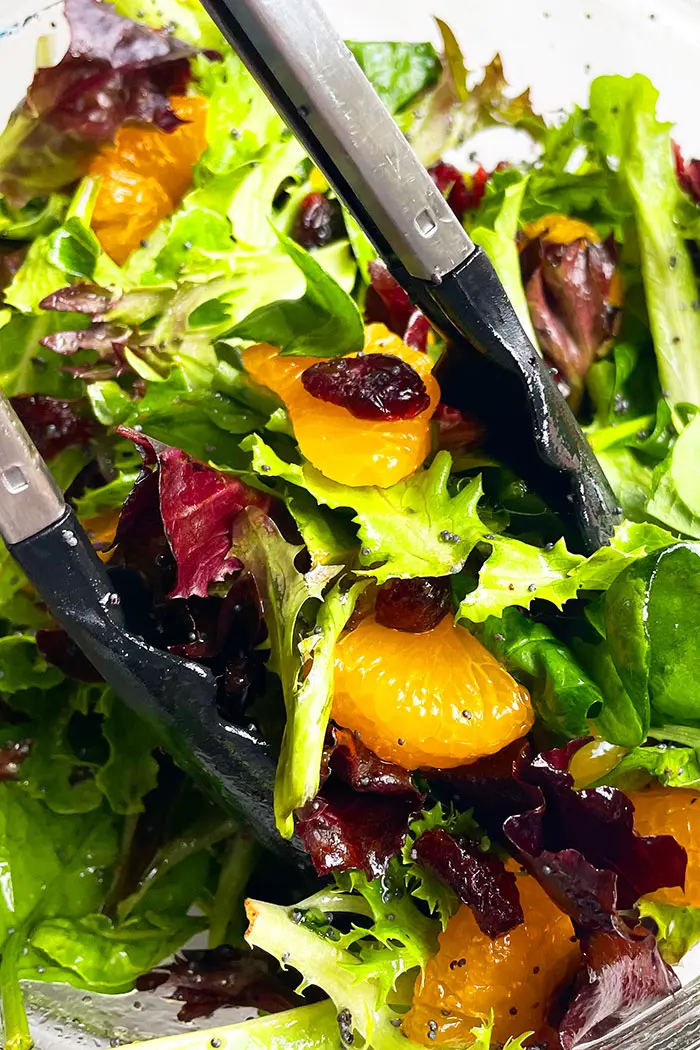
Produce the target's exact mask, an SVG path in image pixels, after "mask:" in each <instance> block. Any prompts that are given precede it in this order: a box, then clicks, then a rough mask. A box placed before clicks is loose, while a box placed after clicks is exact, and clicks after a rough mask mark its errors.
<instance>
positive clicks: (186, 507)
mask: <svg viewBox="0 0 700 1050" xmlns="http://www.w3.org/2000/svg"><path fill="white" fill-rule="evenodd" d="M119 433H121V434H122V435H123V436H124V437H129V438H131V440H132V441H133V442H134V444H135V445H137V446H138V448H139V451H140V452H141V455H142V457H143V473H142V475H141V477H140V478H139V481H138V482H137V485H136V486H135V487H134V490H133V491H132V494H131V496H130V497H129V499H128V500H127V502H126V503H125V505H124V507H123V509H122V513H121V516H120V519H119V526H118V529H117V536H116V542H117V543H125V542H126V543H128V542H129V540H130V534H131V535H132V536H133V534H134V532H135V533H136V534H137V535H138V533H139V531H140V530H142V528H143V520H144V518H145V519H147V520H148V521H149V523H150V522H153V521H154V520H155V518H156V516H158V515H159V516H160V519H161V521H162V527H163V529H164V530H165V535H166V537H167V540H168V543H169V545H170V549H171V551H172V553H173V557H174V558H175V562H176V564H177V582H176V585H175V589H174V590H173V592H172V594H171V595H170V597H171V598H191V597H192V596H193V595H194V596H197V597H199V598H206V597H207V595H208V592H209V586H210V585H211V584H212V583H220V582H221V581H222V580H224V579H225V578H226V577H227V576H228V575H230V574H231V572H233V571H234V570H235V569H238V568H240V563H239V562H238V560H237V559H236V558H235V557H234V556H233V555H232V554H231V552H230V550H229V548H230V539H231V527H232V524H233V522H234V520H235V518H236V516H237V515H238V514H239V513H240V511H242V510H243V509H244V508H245V507H247V506H258V507H263V508H267V507H268V506H269V498H268V497H267V496H265V495H263V494H262V493H260V492H258V491H256V490H254V489H250V488H248V486H247V485H244V484H243V482H242V481H240V480H239V479H238V478H237V477H234V476H233V475H232V474H228V473H225V472H224V471H221V470H216V469H215V468H214V467H208V466H206V465H205V464H204V463H201V462H200V461H198V460H196V459H193V458H192V457H191V456H188V455H187V453H185V452H182V451H181V450H180V449H178V448H174V447H173V446H172V445H164V444H163V443H162V442H160V441H154V440H152V439H151V438H149V437H146V436H145V435H144V434H141V433H140V432H137V431H135V430H128V429H127V428H125V427H122V428H120V430H119Z"/></svg>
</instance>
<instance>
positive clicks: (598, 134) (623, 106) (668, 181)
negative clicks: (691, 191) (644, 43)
mask: <svg viewBox="0 0 700 1050" xmlns="http://www.w3.org/2000/svg"><path fill="white" fill-rule="evenodd" d="M657 100H658V92H657V91H656V89H655V88H654V87H653V85H652V84H651V83H650V81H649V80H648V79H647V78H646V77H644V76H641V75H640V74H637V75H635V76H632V77H621V76H610V77H598V78H597V79H596V80H594V81H593V84H592V85H591V97H590V117H591V120H592V121H593V123H594V124H595V143H596V146H597V148H598V149H599V151H600V153H601V154H602V156H604V157H607V158H609V159H610V158H612V159H613V160H614V163H615V164H617V165H619V169H618V176H619V180H620V182H621V184H622V186H623V187H624V188H625V189H626V190H627V192H628V194H629V197H630V199H631V202H632V206H633V209H634V216H635V222H636V228H637V236H638V238H639V250H640V261H641V267H642V276H643V279H644V291H645V296H646V304H647V308H648V312H649V323H650V326H651V331H652V335H653V338H654V349H655V351H656V357H657V362H658V367H659V377H660V380H661V387H662V390H663V391H664V393H665V394H666V396H667V397H668V399H669V401H670V403H671V405H672V406H673V405H676V404H677V403H679V402H691V403H692V404H700V367H699V366H698V362H697V353H696V351H697V347H698V345H700V312H699V311H698V310H697V309H696V303H697V300H698V287H697V282H696V279H695V275H694V272H693V264H692V261H691V258H690V254H689V252H688V248H687V247H686V243H685V240H684V237H683V233H682V231H681V230H680V229H679V227H678V226H677V225H676V222H675V213H676V209H677V206H678V203H679V201H680V199H681V190H680V187H679V185H678V182H677V179H676V173H675V170H674V165H673V155H672V150H671V136H670V130H671V126H670V125H669V124H664V123H661V122H660V121H659V120H658V119H657V117H656V104H657Z"/></svg>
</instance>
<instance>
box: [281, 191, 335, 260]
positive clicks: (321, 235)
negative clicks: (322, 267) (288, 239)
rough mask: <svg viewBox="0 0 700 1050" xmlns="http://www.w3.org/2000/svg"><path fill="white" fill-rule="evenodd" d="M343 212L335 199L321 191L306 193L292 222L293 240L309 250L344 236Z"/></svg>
mask: <svg viewBox="0 0 700 1050" xmlns="http://www.w3.org/2000/svg"><path fill="white" fill-rule="evenodd" d="M344 232H345V230H344V226H343V213H342V211H341V209H340V205H339V204H338V201H336V200H329V198H328V197H324V195H323V194H322V193H308V194H307V195H306V197H304V199H303V201H302V202H301V204H300V206H299V214H298V215H297V218H296V222H295V223H294V232H293V234H292V236H293V237H294V240H295V241H296V242H297V243H298V244H300V245H301V246H302V248H306V249H307V251H311V250H312V249H313V248H322V247H323V246H324V244H330V242H331V241H337V240H339V239H340V238H341V237H343V236H344Z"/></svg>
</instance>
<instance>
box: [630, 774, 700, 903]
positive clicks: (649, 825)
mask: <svg viewBox="0 0 700 1050" xmlns="http://www.w3.org/2000/svg"><path fill="white" fill-rule="evenodd" d="M628 794H629V798H630V800H631V802H632V804H633V806H634V830H635V831H636V832H638V833H639V834H640V835H673V837H674V839H676V841H677V842H680V844H681V846H683V847H684V848H685V851H686V853H687V854H688V867H687V869H686V874H685V891H684V890H681V889H680V888H679V887H677V886H676V887H672V888H669V889H663V890H657V891H656V893H653V894H651V899H652V900H655V901H661V902H663V903H665V904H682V905H689V906H692V907H693V908H700V794H699V793H698V792H697V791H689V790H688V789H686V788H665V787H661V786H660V785H658V784H655V785H653V786H652V787H649V788H644V789H643V790H641V791H630V792H629V793H628Z"/></svg>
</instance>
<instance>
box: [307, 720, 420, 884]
mask: <svg viewBox="0 0 700 1050" xmlns="http://www.w3.org/2000/svg"><path fill="white" fill-rule="evenodd" d="M324 776H325V780H324V782H323V785H322V787H321V790H320V792H319V794H318V795H317V796H316V798H315V799H314V800H313V802H310V803H308V805H306V806H304V808H303V809H301V810H299V813H298V817H299V821H298V825H297V830H298V832H299V835H300V836H301V838H302V839H303V842H304V845H305V847H306V849H307V852H308V853H309V855H310V856H311V859H312V861H313V864H314V867H315V868H316V871H317V872H318V873H319V875H323V874H327V873H328V872H330V871H348V870H350V869H352V868H360V869H361V870H362V871H364V872H365V873H366V874H367V876H368V878H370V879H374V878H377V877H378V876H380V875H382V874H383V873H384V871H385V870H386V866H387V864H388V863H389V861H390V860H391V858H392V857H393V856H395V854H396V853H398V851H399V850H400V849H401V847H402V845H403V843H404V842H405V839H406V832H407V831H408V825H409V822H410V821H411V820H412V819H413V818H414V817H415V816H416V815H417V814H418V812H419V811H420V808H421V805H422V802H423V796H422V795H421V794H419V792H418V791H417V790H416V788H415V787H414V785H413V782H412V780H411V776H410V774H409V773H408V772H407V770H405V769H402V768H401V767H400V766H395V765H393V763H391V762H384V761H382V760H381V759H380V758H377V756H376V755H375V754H374V753H373V752H372V751H370V750H369V748H367V747H365V745H364V744H363V743H362V741H360V740H359V739H358V738H357V737H356V736H355V735H354V734H353V733H351V732H349V730H347V729H336V728H334V729H332V730H331V733H330V744H329V746H328V747H327V748H326V751H325V753H324Z"/></svg>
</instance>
